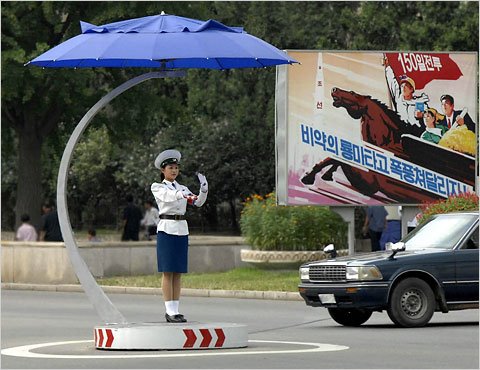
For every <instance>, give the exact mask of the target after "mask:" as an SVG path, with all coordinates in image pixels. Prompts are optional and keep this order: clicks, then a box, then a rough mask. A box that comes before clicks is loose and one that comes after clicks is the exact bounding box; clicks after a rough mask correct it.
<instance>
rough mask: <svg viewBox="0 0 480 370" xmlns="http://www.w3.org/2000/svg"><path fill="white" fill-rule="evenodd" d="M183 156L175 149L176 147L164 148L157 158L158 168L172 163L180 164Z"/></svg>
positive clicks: (156, 165)
mask: <svg viewBox="0 0 480 370" xmlns="http://www.w3.org/2000/svg"><path fill="white" fill-rule="evenodd" d="M181 158H182V155H181V154H180V152H179V151H178V150H175V149H168V150H164V151H163V152H161V153H160V154H159V155H157V158H156V159H155V167H157V168H158V169H161V168H162V167H164V166H166V165H167V164H172V163H177V164H179V163H180V159H181Z"/></svg>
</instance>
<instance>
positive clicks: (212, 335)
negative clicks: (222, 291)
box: [94, 322, 248, 350]
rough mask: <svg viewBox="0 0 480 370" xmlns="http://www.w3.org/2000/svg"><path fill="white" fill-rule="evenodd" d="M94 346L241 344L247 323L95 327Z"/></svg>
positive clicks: (135, 347) (134, 347)
mask: <svg viewBox="0 0 480 370" xmlns="http://www.w3.org/2000/svg"><path fill="white" fill-rule="evenodd" d="M94 339H95V347H96V348H97V349H103V350H152V349H156V350H162V349H164V350H172V349H178V350H189V349H221V348H242V347H247V345H248V333H247V327H246V325H241V324H233V323H208V324H204V323H199V322H186V323H178V324H176V323H167V322H145V323H129V324H112V325H100V326H96V327H95V328H94Z"/></svg>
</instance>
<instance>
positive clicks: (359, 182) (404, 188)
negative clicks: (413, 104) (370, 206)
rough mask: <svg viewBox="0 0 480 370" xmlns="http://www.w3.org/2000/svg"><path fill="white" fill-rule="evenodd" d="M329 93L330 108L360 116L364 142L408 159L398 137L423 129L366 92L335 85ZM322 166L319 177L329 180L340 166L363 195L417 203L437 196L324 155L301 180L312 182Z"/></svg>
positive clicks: (413, 133) (417, 133) (307, 182)
mask: <svg viewBox="0 0 480 370" xmlns="http://www.w3.org/2000/svg"><path fill="white" fill-rule="evenodd" d="M331 95H332V98H333V106H334V107H336V108H345V109H346V111H347V113H348V114H349V115H350V116H351V117H352V118H354V119H360V123H361V133H362V138H363V140H364V141H365V142H368V143H371V144H373V145H376V146H378V147H380V148H382V149H385V150H388V151H390V152H392V153H393V154H395V156H397V157H399V158H403V159H407V160H408V156H407V155H406V154H405V153H404V151H403V148H402V143H401V136H402V135H403V134H412V135H414V136H419V135H421V133H422V132H423V130H424V129H423V128H421V127H417V126H412V125H410V124H408V123H406V122H404V121H402V120H401V119H400V117H399V116H398V114H397V113H396V112H395V111H393V110H391V109H389V108H388V107H387V106H386V105H385V104H383V103H381V102H380V101H378V100H376V99H372V98H371V97H370V96H368V95H360V94H357V93H355V92H354V91H346V90H342V89H339V88H336V87H335V88H333V89H332V94H331ZM326 167H330V168H329V169H328V170H327V171H326V172H325V173H324V174H323V175H322V179H323V180H326V181H332V180H333V173H334V172H335V171H336V170H337V169H338V167H341V168H342V170H343V172H344V174H345V177H346V178H347V179H348V181H349V182H350V184H351V185H352V187H353V188H355V189H356V190H358V191H359V192H361V193H362V194H364V195H367V196H372V195H373V194H375V193H376V192H377V191H381V192H383V193H384V194H385V195H387V196H389V197H390V198H392V199H394V200H396V201H398V202H412V201H416V202H421V201H422V200H434V199H437V198H438V197H437V196H435V195H433V194H431V193H429V192H426V191H422V190H421V189H419V188H417V187H414V186H412V185H409V184H406V183H403V182H400V181H398V180H395V179H392V178H390V177H388V176H385V175H382V174H379V173H376V172H373V171H364V170H361V169H358V168H356V167H353V166H350V165H348V164H346V163H344V162H340V161H338V160H336V159H333V158H326V159H324V160H323V161H321V162H320V163H318V164H316V165H315V166H314V167H313V168H312V171H310V172H309V173H307V174H306V175H305V176H303V177H302V179H301V181H302V183H304V184H306V185H311V184H313V183H314V182H315V176H316V174H317V173H319V172H320V171H322V170H323V169H324V168H326Z"/></svg>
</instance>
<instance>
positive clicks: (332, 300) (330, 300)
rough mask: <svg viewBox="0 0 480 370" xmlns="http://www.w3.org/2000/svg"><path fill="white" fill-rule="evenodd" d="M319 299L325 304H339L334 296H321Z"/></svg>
mask: <svg viewBox="0 0 480 370" xmlns="http://www.w3.org/2000/svg"><path fill="white" fill-rule="evenodd" d="M318 298H320V302H322V303H323V304H327V303H337V302H336V301H335V296H334V295H333V294H319V295H318Z"/></svg>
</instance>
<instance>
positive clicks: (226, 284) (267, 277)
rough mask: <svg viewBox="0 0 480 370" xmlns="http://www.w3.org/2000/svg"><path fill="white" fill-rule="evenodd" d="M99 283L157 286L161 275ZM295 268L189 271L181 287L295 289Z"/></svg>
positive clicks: (288, 290) (106, 280) (122, 278)
mask: <svg viewBox="0 0 480 370" xmlns="http://www.w3.org/2000/svg"><path fill="white" fill-rule="evenodd" d="M97 281H98V283H99V284H100V285H116V286H134V287H153V288H160V287H161V283H162V277H161V274H160V273H158V274H154V275H143V276H120V277H111V278H103V279H97ZM299 282H300V279H299V276H298V270H263V269H257V268H254V267H242V268H236V269H234V270H230V271H226V272H215V273H202V274H200V273H188V274H184V275H183V276H182V287H183V288H193V289H225V290H260V291H269V290H270V291H281V292H298V288H297V286H298V284H299Z"/></svg>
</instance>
